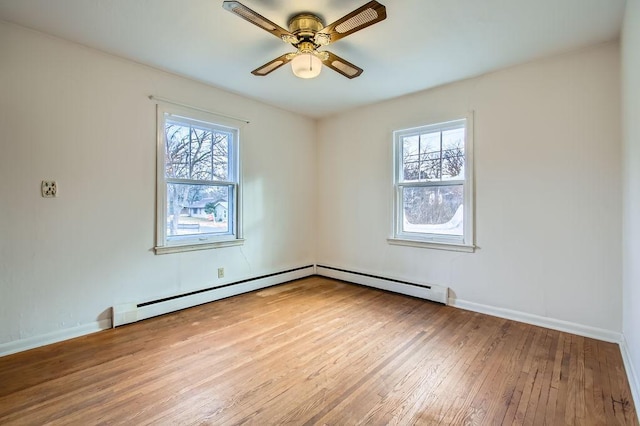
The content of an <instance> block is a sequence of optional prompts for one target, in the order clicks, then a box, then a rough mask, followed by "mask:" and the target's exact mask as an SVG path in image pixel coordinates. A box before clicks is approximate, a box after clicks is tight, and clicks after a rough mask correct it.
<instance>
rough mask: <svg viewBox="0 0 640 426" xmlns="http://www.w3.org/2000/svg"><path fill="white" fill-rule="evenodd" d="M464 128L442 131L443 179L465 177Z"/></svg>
mask: <svg viewBox="0 0 640 426" xmlns="http://www.w3.org/2000/svg"><path fill="white" fill-rule="evenodd" d="M464 130H465V129H464V127H463V128H460V129H453V130H446V131H444V132H442V180H449V179H464Z"/></svg>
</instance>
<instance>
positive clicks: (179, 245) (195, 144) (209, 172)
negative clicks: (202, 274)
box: [156, 105, 242, 254]
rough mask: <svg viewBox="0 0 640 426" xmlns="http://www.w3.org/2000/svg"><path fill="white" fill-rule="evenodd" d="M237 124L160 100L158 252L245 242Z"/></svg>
mask: <svg viewBox="0 0 640 426" xmlns="http://www.w3.org/2000/svg"><path fill="white" fill-rule="evenodd" d="M238 134H239V131H238V129H237V128H234V127H230V126H228V125H227V124H224V123H221V122H220V120H218V119H216V118H215V116H213V115H210V114H206V113H204V112H200V111H196V110H193V111H192V110H188V109H178V108H168V107H165V106H163V105H158V145H157V150H158V151H157V157H158V165H157V168H158V178H157V179H158V183H157V187H158V193H157V203H158V205H157V218H158V224H157V244H156V253H158V254H162V253H171V252H176V251H186V250H200V249H207V248H214V247H220V246H226V245H234V244H240V243H241V242H242V240H241V238H240V234H239V229H240V227H239V222H240V220H239V218H240V214H239V213H240V205H239V191H240V179H239V155H238V154H239V152H238Z"/></svg>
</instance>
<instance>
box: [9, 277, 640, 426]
mask: <svg viewBox="0 0 640 426" xmlns="http://www.w3.org/2000/svg"><path fill="white" fill-rule="evenodd" d="M100 423H104V424H136V425H146V424H148V425H158V424H161V425H163V424H185V425H188V424H255V425H270V424H295V425H302V424H309V425H311V424H397V425H407V424H534V425H538V424H548V425H555V424H581V425H582V424H586V425H589V424H594V425H600V424H605V425H606V424H625V425H638V420H637V414H636V411H635V408H634V406H633V402H632V400H631V394H630V390H629V384H628V382H627V379H626V376H625V373H624V368H623V366H622V358H621V356H620V351H619V348H618V347H617V345H615V344H611V343H606V342H600V341H596V340H593V339H586V338H583V337H580V336H574V335H571V334H567V333H562V332H558V331H553V330H547V329H543V328H540V327H534V326H530V325H526V324H522V323H517V322H513V321H508V320H504V319H500V318H495V317H490V316H485V315H481V314H477V313H473V312H468V311H463V310H459V309H455V308H451V307H447V306H443V305H439V304H435V303H431V302H428V301H424V300H420V299H416V298H411V297H407V296H402V295H398V294H392V293H388V292H384V291H380V290H376V289H371V288H366V287H362V286H357V285H352V284H347V283H344V282H340V281H336V280H332V279H326V278H321V277H310V278H307V279H303V280H297V281H294V282H291V283H287V284H283V285H280V286H276V287H272V288H268V289H264V290H260V291H256V292H253V293H248V294H244V295H241V296H236V297H232V298H228V299H225V300H220V301H217V302H214V303H209V304H206V305H201V306H198V307H195V308H191V309H187V310H184V311H180V312H176V313H174V314H170V315H164V316H161V317H157V318H152V319H149V320H145V321H142V322H139V323H136V324H131V325H127V326H123V327H119V328H117V329H114V330H107V331H104V332H100V333H96V334H94V335H90V336H85V337H82V338H78V339H74V340H70V341H67V342H63V343H59V344H54V345H50V346H47V347H43V348H38V349H34V350H31V351H26V352H23V353H19V354H14V355H10V356H6V357H3V358H0V424H2V425H25V424H54V425H55V424H65V425H66V424H100Z"/></svg>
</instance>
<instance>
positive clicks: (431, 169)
mask: <svg viewBox="0 0 640 426" xmlns="http://www.w3.org/2000/svg"><path fill="white" fill-rule="evenodd" d="M440 154H441V150H440V132H435V133H425V134H422V135H420V180H422V181H432V180H440Z"/></svg>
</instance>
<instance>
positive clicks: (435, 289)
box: [316, 265, 449, 305]
mask: <svg viewBox="0 0 640 426" xmlns="http://www.w3.org/2000/svg"><path fill="white" fill-rule="evenodd" d="M316 274H318V275H321V276H323V277H329V278H335V279H338V280H342V281H347V282H351V283H355V284H361V285H366V286H368V287H375V288H379V289H381V290H387V291H392V292H394V293H401V294H406V295H407V296H413V297H419V298H421V299H427V300H432V301H434V302H440V303H444V304H445V305H446V304H447V299H448V294H449V288H448V287H442V286H438V285H433V284H422V283H415V284H412V283H408V282H401V281H399V280H396V279H393V278H385V277H377V276H372V275H370V274H367V273H363V272H358V271H348V270H345V269H340V268H334V267H332V266H322V265H316Z"/></svg>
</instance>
